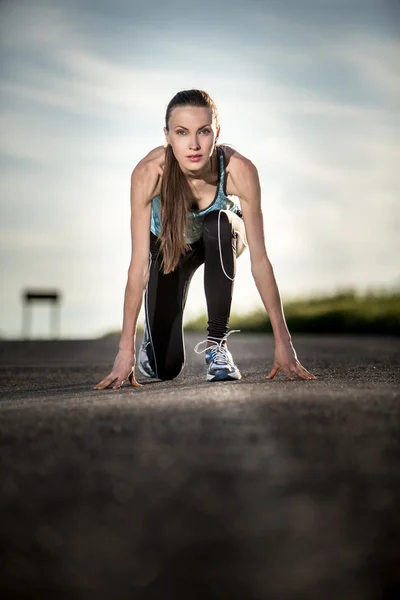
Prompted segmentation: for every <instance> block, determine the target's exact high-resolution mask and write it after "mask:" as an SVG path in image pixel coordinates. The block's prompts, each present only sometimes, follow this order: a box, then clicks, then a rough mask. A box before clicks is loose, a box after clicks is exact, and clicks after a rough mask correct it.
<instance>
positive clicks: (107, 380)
mask: <svg viewBox="0 0 400 600" xmlns="http://www.w3.org/2000/svg"><path fill="white" fill-rule="evenodd" d="M115 379H116V377H112V376H111V375H109V376H108V377H106V378H105V379H102V380H101V381H100V383H98V384H97V385H95V386H94V388H93V389H94V390H104V388H106V387H108V386H109V385H111V384H112V382H113V381H115Z"/></svg>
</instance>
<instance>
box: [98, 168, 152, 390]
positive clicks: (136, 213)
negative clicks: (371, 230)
mask: <svg viewBox="0 0 400 600" xmlns="http://www.w3.org/2000/svg"><path fill="white" fill-rule="evenodd" d="M155 182H156V174H155V172H154V170H152V169H151V168H150V167H149V165H148V163H146V162H144V161H141V162H140V163H139V164H138V165H137V166H136V167H135V169H134V170H133V172H132V175H131V192H130V200H131V242H132V253H131V260H130V264H129V269H128V281H127V284H126V288H125V298H124V310H123V324H122V333H121V339H120V342H119V352H118V354H117V357H116V359H115V361H114V366H113V368H112V371H111V373H110V374H109V375H108V376H107V377H105V378H104V379H103V380H102V381H100V382H99V383H98V384H97V385H96V386H95V388H94V389H104V388H106V387H109V386H110V385H112V384H114V386H113V387H114V389H116V388H118V387H120V386H121V385H122V384H123V382H124V381H125V379H126V378H127V377H129V380H130V382H131V385H133V386H135V387H136V386H139V385H140V384H138V382H137V381H136V379H135V376H134V368H135V358H136V357H135V351H136V327H137V319H138V316H139V312H140V308H141V306H142V302H143V294H144V291H145V288H146V285H147V281H148V278H149V273H148V266H149V251H150V217H151V198H152V197H153V196H152V192H153V190H154V189H155Z"/></svg>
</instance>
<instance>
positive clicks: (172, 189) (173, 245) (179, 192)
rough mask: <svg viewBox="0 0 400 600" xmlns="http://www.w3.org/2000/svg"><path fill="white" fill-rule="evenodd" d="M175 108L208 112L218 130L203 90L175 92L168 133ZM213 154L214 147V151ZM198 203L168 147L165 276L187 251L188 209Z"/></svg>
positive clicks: (163, 189) (163, 209)
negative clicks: (202, 109)
mask: <svg viewBox="0 0 400 600" xmlns="http://www.w3.org/2000/svg"><path fill="white" fill-rule="evenodd" d="M177 106H194V107H206V108H211V110H212V115H213V121H214V122H215V124H216V127H218V125H219V122H218V111H217V107H216V104H215V102H214V101H213V100H212V99H211V97H210V96H209V95H208V94H207V92H204V91H203V90H183V91H181V92H178V93H177V94H176V95H175V96H174V97H173V98H172V100H171V101H170V102H169V104H168V106H167V111H166V114H165V128H166V129H167V130H168V131H169V127H168V121H169V118H170V115H171V111H172V110H173V109H174V108H176V107H177ZM214 151H215V147H214ZM196 200H197V199H196V198H195V196H194V195H193V192H192V190H191V188H190V186H189V183H188V181H187V179H186V177H185V175H184V173H183V172H182V170H181V169H180V167H179V163H178V161H177V160H176V158H175V155H174V153H173V150H172V147H171V146H170V145H169V144H168V146H167V147H166V151H165V165H164V173H163V176H162V181H161V193H160V204H161V234H160V236H159V239H160V252H161V255H162V263H161V264H162V269H163V271H164V273H170V272H171V271H173V270H174V269H175V268H176V266H177V264H178V262H179V258H180V256H181V254H182V253H184V252H186V251H187V250H188V249H190V245H189V244H188V242H187V229H188V209H189V208H190V207H191V206H192V204H193V203H194V202H195V201H196Z"/></svg>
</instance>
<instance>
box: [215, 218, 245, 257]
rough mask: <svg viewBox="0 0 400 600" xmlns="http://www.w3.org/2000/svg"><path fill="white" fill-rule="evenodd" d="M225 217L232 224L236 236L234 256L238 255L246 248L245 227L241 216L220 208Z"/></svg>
mask: <svg viewBox="0 0 400 600" xmlns="http://www.w3.org/2000/svg"><path fill="white" fill-rule="evenodd" d="M221 212H223V213H224V214H225V215H226V216H227V217H228V220H229V222H230V224H231V226H232V230H233V232H234V235H235V238H236V256H237V257H239V256H240V255H241V254H243V252H244V251H245V249H246V248H247V245H248V244H247V237H246V228H245V226H244V221H243V219H242V217H241V216H240V215H238V214H236V213H234V212H232V211H231V210H221Z"/></svg>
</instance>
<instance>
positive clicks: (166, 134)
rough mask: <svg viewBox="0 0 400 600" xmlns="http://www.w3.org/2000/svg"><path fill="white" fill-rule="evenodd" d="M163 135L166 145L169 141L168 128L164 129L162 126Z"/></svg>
mask: <svg viewBox="0 0 400 600" xmlns="http://www.w3.org/2000/svg"><path fill="white" fill-rule="evenodd" d="M164 135H165V144H166V145H168V144H169V143H170V141H169V133H168V129H166V127H164Z"/></svg>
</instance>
